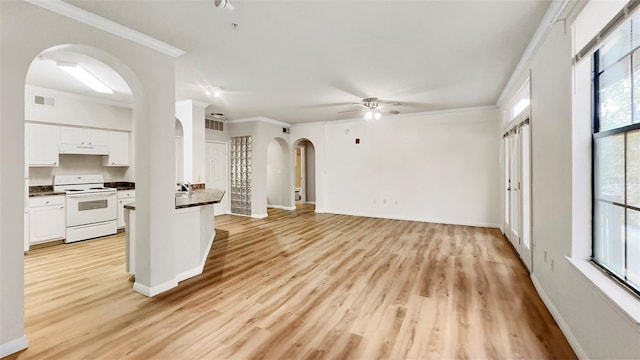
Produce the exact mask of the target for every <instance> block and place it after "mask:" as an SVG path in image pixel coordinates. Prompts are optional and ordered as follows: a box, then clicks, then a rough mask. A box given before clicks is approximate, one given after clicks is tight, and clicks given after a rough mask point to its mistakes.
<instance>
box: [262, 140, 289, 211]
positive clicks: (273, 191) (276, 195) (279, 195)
mask: <svg viewBox="0 0 640 360" xmlns="http://www.w3.org/2000/svg"><path fill="white" fill-rule="evenodd" d="M286 160H288V158H285V157H284V154H283V151H282V147H281V145H280V143H279V142H278V140H276V139H273V140H271V143H269V147H268V148H267V205H277V206H285V204H284V203H283V202H282V199H283V191H286V187H283V182H284V181H287V180H288V179H287V178H286V177H283V173H284V172H285V171H284V170H285V168H286V167H287V166H290V165H289V164H287V163H286Z"/></svg>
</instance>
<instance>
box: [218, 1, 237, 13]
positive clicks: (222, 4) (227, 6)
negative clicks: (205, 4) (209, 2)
mask: <svg viewBox="0 0 640 360" xmlns="http://www.w3.org/2000/svg"><path fill="white" fill-rule="evenodd" d="M214 3H215V4H216V7H219V8H225V9H227V10H229V11H233V5H231V3H230V2H229V0H215V1H214Z"/></svg>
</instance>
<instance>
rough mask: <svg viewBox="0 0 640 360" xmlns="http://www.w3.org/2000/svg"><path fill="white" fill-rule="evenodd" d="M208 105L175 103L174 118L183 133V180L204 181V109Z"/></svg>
mask: <svg viewBox="0 0 640 360" xmlns="http://www.w3.org/2000/svg"><path fill="white" fill-rule="evenodd" d="M207 106H209V104H206V103H203V102H200V101H196V100H182V101H177V102H176V117H177V118H178V120H180V122H181V123H182V130H183V131H184V133H183V136H184V180H185V181H189V182H191V183H202V182H204V181H205V128H204V126H205V124H204V122H205V108H206V107H207Z"/></svg>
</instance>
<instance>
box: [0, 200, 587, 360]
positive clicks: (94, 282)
mask: <svg viewBox="0 0 640 360" xmlns="http://www.w3.org/2000/svg"><path fill="white" fill-rule="evenodd" d="M268 213H269V217H268V218H266V219H259V220H258V219H252V218H248V217H240V216H232V215H223V216H219V217H216V225H217V226H216V239H215V241H214V243H213V246H212V249H211V252H210V254H209V258H208V259H207V263H206V265H205V268H204V273H203V274H202V275H200V276H197V277H194V278H191V279H189V280H186V281H184V282H182V283H180V285H179V286H178V287H177V288H175V289H172V290H170V291H168V292H166V293H163V294H160V295H158V296H156V297H154V298H146V297H144V296H142V295H140V294H137V293H135V292H133V290H132V289H131V287H132V282H131V281H130V279H129V278H130V276H129V275H128V274H126V273H125V271H124V262H125V259H124V234H118V235H115V236H111V237H107V238H103V239H98V240H91V241H84V242H79V243H74V244H63V245H57V246H53V247H46V248H40V249H35V250H33V251H30V252H29V253H28V254H27V255H26V257H25V317H26V319H25V322H26V333H27V336H28V339H29V344H30V347H29V349H27V350H26V351H23V352H21V353H19V354H15V355H12V356H10V357H9V358H10V359H87V358H91V359H100V358H102V359H153V358H157V359H166V358H184V359H199V358H204V359H374V358H375V359H442V358H448V359H450V358H460V359H464V358H471V359H485V358H487V359H488V358H503V359H507V358H508V359H511V358H536V359H545V358H546V359H550V358H567V359H575V354H574V353H573V352H572V350H571V348H570V347H569V345H568V343H567V341H566V339H565V338H564V336H563V335H562V333H561V332H560V330H559V328H558V326H557V325H556V324H555V323H554V322H553V319H552V318H551V315H550V314H549V312H548V311H547V309H546V308H545V307H544V304H543V303H542V301H541V300H540V298H539V297H538V295H537V293H536V292H535V289H534V288H533V285H532V284H531V281H530V279H529V277H528V274H527V272H526V271H525V269H524V268H523V267H522V264H521V263H520V262H519V260H518V258H517V257H516V255H515V254H514V253H513V250H512V248H511V247H510V246H509V244H508V243H507V242H506V240H505V239H504V238H503V237H502V235H501V234H500V232H499V230H497V229H487V228H475V227H467V226H455V225H445V224H431V223H420V222H410V221H398V220H388V219H372V218H362V217H353V216H344V215H332V214H316V213H315V212H314V208H313V206H308V205H306V206H300V207H298V208H297V209H296V210H293V211H283V210H278V209H269V210H268Z"/></svg>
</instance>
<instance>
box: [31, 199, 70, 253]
mask: <svg viewBox="0 0 640 360" xmlns="http://www.w3.org/2000/svg"><path fill="white" fill-rule="evenodd" d="M64 216H65V211H64V205H54V206H42V207H35V208H30V209H29V242H30V243H31V244H34V243H39V242H44V241H50V240H60V239H64V237H65V218H64Z"/></svg>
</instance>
